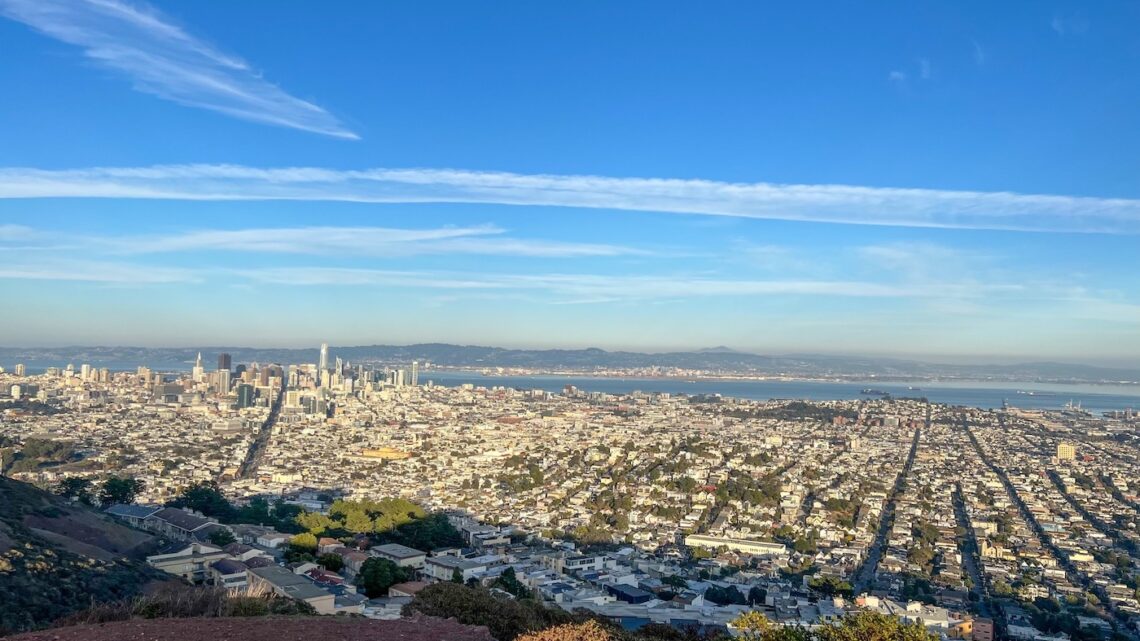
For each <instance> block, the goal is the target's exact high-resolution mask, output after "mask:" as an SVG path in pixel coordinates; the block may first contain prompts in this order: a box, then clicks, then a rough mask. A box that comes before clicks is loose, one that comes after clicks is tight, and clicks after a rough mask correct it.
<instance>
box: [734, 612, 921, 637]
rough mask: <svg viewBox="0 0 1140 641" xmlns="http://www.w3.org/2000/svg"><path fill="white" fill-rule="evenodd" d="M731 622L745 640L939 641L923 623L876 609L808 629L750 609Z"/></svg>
mask: <svg viewBox="0 0 1140 641" xmlns="http://www.w3.org/2000/svg"><path fill="white" fill-rule="evenodd" d="M732 625H733V627H734V628H736V629H737V630H739V631H740V636H739V637H738V638H740V639H744V641H937V639H938V637H937V636H935V635H934V634H932V633H930V632H927V630H926V628H925V627H924V626H923V625H922V624H921V623H904V622H903V621H902V620H900V619H897V618H895V617H891V616H887V615H884V614H879V613H877V612H866V611H864V612H858V613H856V614H852V615H850V616H846V617H843V618H842V619H840V620H839V621H837V622H835V623H831V624H828V625H824V626H820V627H818V628H814V629H811V630H808V629H806V628H799V627H790V626H781V625H774V624H772V623H770V622H769V621H768V620H767V619H766V618H765V617H764V615H762V614H760V613H759V612H755V611H753V612H747V613H745V614H742V615H740V616H739V617H737V618H736V619H735V620H734V621H733V622H732Z"/></svg>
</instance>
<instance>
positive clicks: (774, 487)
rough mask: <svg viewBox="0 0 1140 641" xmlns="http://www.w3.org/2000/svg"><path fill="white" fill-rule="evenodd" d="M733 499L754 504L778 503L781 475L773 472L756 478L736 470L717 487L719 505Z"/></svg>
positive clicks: (768, 504)
mask: <svg viewBox="0 0 1140 641" xmlns="http://www.w3.org/2000/svg"><path fill="white" fill-rule="evenodd" d="M731 499H735V500H738V501H746V502H748V503H751V504H752V505H764V506H772V505H776V504H777V503H779V502H780V476H779V474H776V473H771V474H765V475H764V476H763V477H761V478H759V479H756V478H753V477H752V475H750V474H748V473H746V472H741V471H739V470H734V471H732V472H731V473H730V474H729V477H728V478H727V479H725V481H724V482H723V483H721V484H720V485H718V486H717V488H716V502H717V505H726V504H727V503H728V501H729V500H731Z"/></svg>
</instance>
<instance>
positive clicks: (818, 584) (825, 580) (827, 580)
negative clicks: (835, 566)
mask: <svg viewBox="0 0 1140 641" xmlns="http://www.w3.org/2000/svg"><path fill="white" fill-rule="evenodd" d="M808 587H809V588H811V589H813V590H815V591H816V592H819V593H820V594H825V595H827V596H845V597H849V596H851V595H852V594H853V593H854V592H855V586H853V585H851V584H850V583H849V582H847V581H844V580H843V579H840V578H839V577H837V576H832V575H824V576H817V577H813V578H812V579H810V580H809V581H808Z"/></svg>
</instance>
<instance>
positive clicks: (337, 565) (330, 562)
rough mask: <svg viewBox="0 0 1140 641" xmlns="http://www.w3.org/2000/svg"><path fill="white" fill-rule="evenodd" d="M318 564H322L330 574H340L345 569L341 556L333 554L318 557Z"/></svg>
mask: <svg viewBox="0 0 1140 641" xmlns="http://www.w3.org/2000/svg"><path fill="white" fill-rule="evenodd" d="M317 563H320V564H321V566H322V567H323V568H324V569H326V570H328V571H329V572H340V571H341V570H342V569H344V559H342V558H340V555H339V554H333V553H332V552H329V553H328V554H322V555H320V556H319V557H317Z"/></svg>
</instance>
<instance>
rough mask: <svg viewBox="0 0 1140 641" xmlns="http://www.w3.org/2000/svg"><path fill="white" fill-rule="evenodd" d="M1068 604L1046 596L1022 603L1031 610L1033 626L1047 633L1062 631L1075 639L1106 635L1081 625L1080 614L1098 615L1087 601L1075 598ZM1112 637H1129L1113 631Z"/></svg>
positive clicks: (1095, 639)
mask: <svg viewBox="0 0 1140 641" xmlns="http://www.w3.org/2000/svg"><path fill="white" fill-rule="evenodd" d="M1066 605H1067V606H1068V607H1067V608H1066V607H1062V605H1061V603H1060V602H1058V601H1056V600H1055V599H1050V598H1046V597H1037V598H1035V599H1034V600H1033V602H1032V603H1022V606H1023V607H1024V608H1025V610H1026V611H1028V612H1029V617H1030V619H1029V620H1030V622H1031V623H1033V627H1035V628H1037V629H1038V630H1041V631H1042V632H1045V633H1047V634H1057V633H1058V632H1060V633H1063V634H1066V635H1068V636H1069V637H1070V638H1071V639H1072V640H1073V641H1102V640H1103V639H1104V636H1103V635H1102V634H1101V632H1100V631H1099V630H1098V629H1096V628H1095V627H1093V626H1085V627H1082V626H1081V622H1080V620H1079V619H1078V618H1077V617H1078V616H1094V617H1095V616H1097V614H1096V612H1095V611H1093V610H1091V609H1090V608H1088V607H1087V604H1086V602H1085V601H1082V600H1080V599H1077V598H1073V599H1072V600H1069V601H1068V602H1067V604H1066ZM1110 638H1111V639H1113V640H1114V641H1115V640H1116V639H1121V641H1123V639H1126V638H1127V637H1125V636H1123V635H1118V633H1113V634H1112V636H1111V637H1110Z"/></svg>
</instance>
